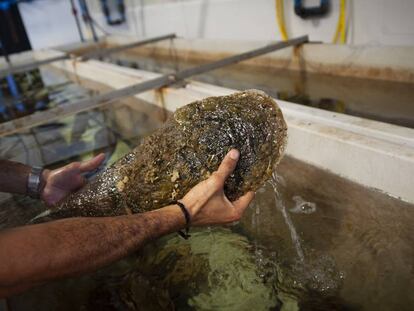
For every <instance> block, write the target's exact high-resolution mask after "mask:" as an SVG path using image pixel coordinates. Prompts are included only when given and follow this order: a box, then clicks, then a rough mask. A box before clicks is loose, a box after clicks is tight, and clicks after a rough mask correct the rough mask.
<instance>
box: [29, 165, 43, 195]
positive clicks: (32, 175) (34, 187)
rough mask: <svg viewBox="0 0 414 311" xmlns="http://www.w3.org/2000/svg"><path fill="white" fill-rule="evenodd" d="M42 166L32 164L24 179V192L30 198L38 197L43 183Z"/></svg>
mask: <svg viewBox="0 0 414 311" xmlns="http://www.w3.org/2000/svg"><path fill="white" fill-rule="evenodd" d="M43 171H44V170H43V168H42V167H38V166H32V167H31V168H30V171H29V174H28V176H27V181H26V194H27V195H28V196H30V197H32V198H40V194H41V190H42V186H43V185H42V184H43V177H42V176H43Z"/></svg>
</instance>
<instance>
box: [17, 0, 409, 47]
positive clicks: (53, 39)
mask: <svg viewBox="0 0 414 311" xmlns="http://www.w3.org/2000/svg"><path fill="white" fill-rule="evenodd" d="M98 2H99V1H98V0H89V1H88V3H89V4H90V9H91V11H92V13H93V15H94V17H95V19H96V21H97V22H98V23H99V24H100V25H102V26H104V28H105V30H106V31H108V32H110V33H120V34H130V35H134V36H136V37H144V36H153V35H159V34H165V33H169V32H176V33H177V34H178V35H180V36H183V37H186V38H210V39H242V40H278V39H280V35H279V30H278V27H277V23H276V13H275V1H274V0H164V1H160V0H125V4H126V7H127V18H128V23H127V24H126V25H121V26H115V27H108V26H106V25H105V21H104V18H103V15H102V14H101V11H100V6H99V3H98ZM305 3H306V4H307V5H314V4H317V3H319V0H307V1H305ZM331 3H332V10H331V13H330V14H329V15H328V16H327V17H324V18H321V19H318V20H302V19H300V18H299V17H298V16H296V15H295V14H294V12H293V0H285V19H286V26H287V30H288V33H289V35H290V36H298V35H302V34H309V35H310V38H311V40H317V41H323V42H331V40H332V37H333V34H334V32H335V28H336V23H337V18H338V11H339V10H338V8H339V0H331ZM347 3H348V13H349V14H348V19H349V32H348V33H349V36H348V43H351V44H368V45H411V46H413V45H414V18H412V14H413V13H414V1H412V0H392V1H391V0H348V1H347ZM20 9H21V13H22V16H23V19H24V22H25V24H26V26H27V29H28V32H29V38H30V40H31V42H32V44H33V46H34V48H39V47H46V46H53V45H58V44H62V43H69V42H73V41H78V40H79V37H78V34H77V30H76V25H75V22H74V19H73V16H72V15H71V12H70V8H69V1H68V0H42V1H34V2H33V3H26V4H21V5H20ZM98 32H99V30H98ZM100 33H102V32H100Z"/></svg>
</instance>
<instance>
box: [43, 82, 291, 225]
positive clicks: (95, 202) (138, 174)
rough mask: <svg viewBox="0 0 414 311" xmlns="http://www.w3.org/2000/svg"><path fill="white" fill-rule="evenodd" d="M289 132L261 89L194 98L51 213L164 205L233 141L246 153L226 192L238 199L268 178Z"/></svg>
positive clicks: (218, 160) (121, 211)
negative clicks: (193, 100)
mask: <svg viewBox="0 0 414 311" xmlns="http://www.w3.org/2000/svg"><path fill="white" fill-rule="evenodd" d="M286 137H287V127H286V123H285V121H284V119H283V115H282V112H281V110H280V109H279V107H278V106H277V104H276V103H275V101H274V100H273V99H272V98H270V97H269V96H267V95H266V94H264V93H263V92H261V91H255V90H249V91H244V92H238V93H235V94H232V95H228V96H220V97H209V98H206V99H203V100H201V101H196V102H193V103H190V104H188V105H186V106H184V107H182V108H180V109H178V110H177V111H176V112H175V113H174V114H173V115H172V116H171V117H170V118H169V119H168V121H167V122H166V124H165V125H164V126H163V127H162V128H160V129H158V130H157V131H155V132H154V133H153V134H152V135H150V136H149V137H147V138H145V139H144V140H143V141H142V143H141V144H140V145H139V146H138V147H136V148H135V149H134V150H133V151H132V152H131V153H129V154H128V155H126V156H125V157H123V158H121V159H120V160H119V161H118V162H117V163H116V164H114V165H113V166H112V167H110V168H108V169H107V170H105V171H104V172H103V173H102V174H101V175H100V176H99V177H98V178H96V179H95V180H94V181H92V182H91V183H89V184H88V185H87V186H86V187H84V188H83V189H81V190H80V191H78V192H76V193H74V194H73V195H71V196H70V197H69V198H68V199H66V200H65V201H64V202H63V203H62V204H61V205H60V206H59V207H58V208H57V209H55V210H54V211H53V212H52V214H51V215H50V216H52V218H56V217H71V216H110V215H121V214H125V213H128V212H130V211H132V212H133V213H139V212H143V211H148V210H153V209H157V208H160V207H163V206H166V205H168V204H169V203H170V202H171V201H173V200H177V199H180V198H182V197H183V196H184V195H185V194H186V193H187V192H188V191H189V190H190V189H191V188H192V187H193V186H195V185H196V184H197V183H199V182H200V181H202V180H204V179H206V178H208V176H209V175H210V174H211V173H212V172H213V171H215V170H216V169H217V168H218V166H219V164H220V163H221V161H222V159H223V157H224V155H225V154H226V153H227V152H228V151H229V150H230V149H231V148H237V149H238V150H239V151H240V160H239V162H238V164H237V167H236V169H235V171H234V172H233V174H232V175H231V176H230V177H229V178H228V180H227V181H226V183H225V193H226V195H227V197H228V198H229V199H230V200H236V199H237V198H239V197H240V196H241V195H243V194H244V193H246V192H248V191H251V190H253V191H255V190H257V189H258V188H259V187H260V186H262V185H263V184H264V183H265V182H266V180H268V179H269V178H270V176H271V174H272V171H273V170H274V169H275V167H276V165H277V164H278V162H279V161H280V159H281V157H282V154H283V151H284V148H285V144H286Z"/></svg>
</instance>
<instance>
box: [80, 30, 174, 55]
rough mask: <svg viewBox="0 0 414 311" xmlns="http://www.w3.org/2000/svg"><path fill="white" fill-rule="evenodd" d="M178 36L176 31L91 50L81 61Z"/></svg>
mask: <svg viewBox="0 0 414 311" xmlns="http://www.w3.org/2000/svg"><path fill="white" fill-rule="evenodd" d="M174 38H177V36H176V34H175V33H171V34H167V35H163V36H158V37H153V38H148V39H144V40H141V41H136V42H132V43H127V44H124V45H120V46H115V47H112V48H108V49H104V50H102V49H99V50H96V51H91V52H89V53H86V54H84V55H82V56H81V57H80V59H81V61H85V60H88V59H91V58H97V57H104V56H107V55H109V54H113V53H117V52H120V51H123V50H127V49H131V48H135V47H138V46H142V45H145V44H149V43H154V42H158V41H162V40H167V39H174Z"/></svg>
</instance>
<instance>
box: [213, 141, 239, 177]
mask: <svg viewBox="0 0 414 311" xmlns="http://www.w3.org/2000/svg"><path fill="white" fill-rule="evenodd" d="M239 157H240V152H239V151H238V150H237V149H231V150H230V151H229V152H228V153H227V154H226V156H225V157H224V159H223V161H222V162H221V164H220V166H219V168H218V169H217V175H218V176H220V177H221V178H223V181H224V180H226V179H227V177H229V176H230V174H231V173H232V172H233V171H234V169H235V168H236V165H237V161H238V160H239Z"/></svg>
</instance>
